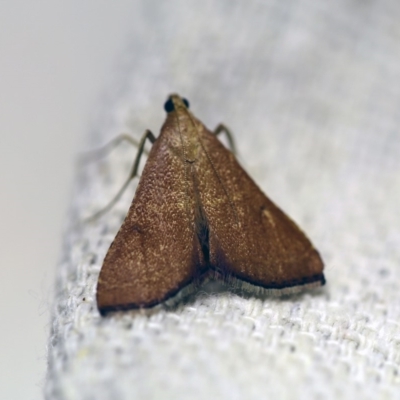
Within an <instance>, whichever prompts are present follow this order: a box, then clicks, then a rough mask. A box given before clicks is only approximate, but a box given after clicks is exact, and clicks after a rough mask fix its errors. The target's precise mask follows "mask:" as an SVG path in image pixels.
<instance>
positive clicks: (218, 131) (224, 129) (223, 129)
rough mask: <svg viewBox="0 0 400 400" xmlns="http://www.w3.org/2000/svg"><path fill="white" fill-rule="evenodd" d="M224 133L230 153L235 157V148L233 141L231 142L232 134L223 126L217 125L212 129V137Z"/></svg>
mask: <svg viewBox="0 0 400 400" xmlns="http://www.w3.org/2000/svg"><path fill="white" fill-rule="evenodd" d="M222 132H224V133H225V135H226V137H227V139H228V142H229V147H230V148H231V151H232V153H233V154H234V155H236V147H235V141H234V140H233V135H232V132H231V131H230V130H229V128H228V127H227V126H225V125H224V124H219V125H218V126H217V127H216V128H215V129H214V132H213V133H214V135H215V136H217V135H219V134H220V133H222Z"/></svg>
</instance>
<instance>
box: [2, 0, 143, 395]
mask: <svg viewBox="0 0 400 400" xmlns="http://www.w3.org/2000/svg"><path fill="white" fill-rule="evenodd" d="M134 9H135V2H134V1H133V2H132V1H130V0H120V1H118V2H110V1H104V0H96V1H90V0H89V1H85V2H79V1H76V0H71V1H67V2H63V1H50V0H41V1H35V2H31V1H28V0H17V1H12V2H11V1H7V2H4V1H2V2H0V152H1V153H0V154H1V156H0V171H1V172H0V187H1V196H0V213H1V217H0V221H1V223H0V226H1V228H0V235H1V240H0V243H1V245H0V247H1V251H0V287H1V289H0V303H1V304H2V306H1V309H0V321H1V329H0V399H4V400H21V399H27V400H36V399H41V398H42V397H43V395H42V387H43V383H44V376H45V375H44V374H45V364H46V340H47V337H48V329H49V325H48V320H49V311H50V303H51V301H52V285H53V277H54V271H55V266H56V264H57V261H58V259H59V257H60V249H61V240H62V236H61V233H62V226H63V222H65V221H63V220H64V217H65V215H66V208H67V205H68V203H69V199H70V196H71V179H72V176H73V172H74V156H75V155H76V151H77V149H78V147H81V148H82V137H83V136H84V133H85V131H87V128H88V126H89V123H90V120H91V115H93V112H95V107H96V103H97V101H98V98H100V97H101V96H102V92H103V89H104V88H105V87H107V84H109V83H110V82H111V81H112V71H113V69H115V68H118V65H117V61H116V60H118V59H119V57H120V54H121V53H122V52H123V50H124V46H126V42H127V36H128V33H129V31H130V28H131V19H132V18H131V16H132V13H134Z"/></svg>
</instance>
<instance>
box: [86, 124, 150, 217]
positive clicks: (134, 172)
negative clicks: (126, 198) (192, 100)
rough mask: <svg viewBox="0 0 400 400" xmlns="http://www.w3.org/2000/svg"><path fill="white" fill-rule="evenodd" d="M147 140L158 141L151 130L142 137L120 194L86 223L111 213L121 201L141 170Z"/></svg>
mask: <svg viewBox="0 0 400 400" xmlns="http://www.w3.org/2000/svg"><path fill="white" fill-rule="evenodd" d="M146 139H149V140H150V142H151V143H154V142H155V140H156V137H155V136H154V135H153V133H152V132H151V131H149V130H146V132H145V133H144V135H143V136H142V139H141V140H140V142H139V145H138V147H139V148H138V152H137V155H136V158H135V162H134V163H133V167H132V171H131V173H130V174H129V176H128V179H127V180H126V181H125V183H124V184H123V185H122V187H121V189H120V190H119V191H118V193H117V194H116V195H115V196H114V198H113V199H112V200H111V201H110V202H109V203H108V204H107V205H106V206H105V207H104V208H102V209H101V210H99V211H97V212H96V213H95V214H93V215H92V216H91V217H89V218H86V219H85V222H90V221H93V220H95V219H97V218H99V217H100V216H102V215H103V214H105V213H106V212H107V211H109V210H110V209H111V208H112V207H113V206H114V204H115V203H116V202H117V201H118V200H119V199H120V197H121V196H122V195H123V193H124V192H125V190H126V188H127V187H128V185H129V183H130V181H131V180H132V179H133V178H135V177H136V176H137V171H138V169H139V163H140V158H141V157H142V154H143V153H144V152H145V150H144V145H145V144H146Z"/></svg>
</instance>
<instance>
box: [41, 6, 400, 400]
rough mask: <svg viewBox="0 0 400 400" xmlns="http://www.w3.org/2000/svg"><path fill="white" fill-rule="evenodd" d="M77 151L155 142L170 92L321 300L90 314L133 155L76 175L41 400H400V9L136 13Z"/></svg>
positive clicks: (226, 301) (217, 297)
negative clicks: (228, 147) (277, 222)
mask: <svg viewBox="0 0 400 400" xmlns="http://www.w3.org/2000/svg"><path fill="white" fill-rule="evenodd" d="M137 4H138V6H137V13H136V14H135V15H132V27H133V28H132V29H133V33H132V36H131V38H130V40H129V46H127V50H126V55H125V58H124V59H123V60H122V63H121V67H120V68H119V69H118V71H116V76H115V79H114V82H113V84H112V85H111V89H110V91H109V96H108V97H107V99H106V100H104V101H103V103H102V107H101V111H100V113H99V117H98V118H97V121H96V123H95V124H94V125H93V129H92V131H91V135H90V140H89V141H88V143H87V148H95V147H98V146H100V145H101V144H103V143H105V142H106V141H107V140H109V139H110V138H112V137H113V136H115V135H116V134H117V133H119V132H122V131H125V132H131V133H132V135H133V136H135V137H136V138H138V139H139V138H140V137H141V135H142V133H143V132H144V130H145V129H146V128H149V129H151V130H152V131H153V132H154V133H155V134H158V132H159V128H160V126H161V124H162V121H163V118H164V111H163V108H162V107H163V103H164V101H165V99H166V97H167V95H168V94H169V93H171V92H178V93H180V94H181V95H184V96H185V97H187V98H188V99H189V101H190V103H191V109H192V111H193V112H194V113H195V114H196V115H197V116H198V117H199V118H200V119H201V120H202V121H203V122H204V123H205V124H206V125H207V126H208V127H210V128H213V127H214V126H216V125H217V123H219V122H224V123H226V124H227V125H228V126H229V127H230V128H231V129H232V131H233V132H234V134H235V138H236V142H237V148H238V151H239V154H240V157H239V159H240V161H241V162H242V164H243V165H244V167H245V169H247V171H248V172H249V173H250V175H251V176H252V177H253V178H254V179H255V181H256V182H257V183H258V184H259V185H260V187H261V188H262V189H263V190H264V191H265V192H266V194H268V195H269V196H270V197H271V198H272V199H273V200H274V201H275V202H276V203H277V204H278V205H280V206H281V207H282V208H283V209H284V210H285V211H286V212H287V213H288V214H289V215H290V216H292V217H293V218H294V219H295V220H296V221H297V222H298V223H299V225H300V226H301V227H302V228H303V229H304V230H305V231H306V232H307V234H308V235H309V236H310V237H311V239H312V240H313V242H314V244H315V246H316V247H317V248H318V249H319V250H320V251H321V254H322V256H323V258H324V261H325V263H326V270H325V273H326V278H327V285H326V287H325V288H323V289H322V290H316V291H309V292H307V293H305V294H303V295H299V296H294V297H284V298H274V297H267V298H265V299H259V298H254V297H251V296H244V297H243V296H240V295H238V294H235V293H233V292H231V291H229V290H227V291H222V292H220V293H217V294H210V293H203V294H202V293H200V294H198V295H197V296H196V295H195V296H192V298H191V300H190V301H189V302H187V303H181V304H180V305H179V306H178V307H177V308H176V309H172V310H159V311H157V312H154V313H153V314H152V315H151V316H150V317H148V316H144V315H137V314H135V313H132V312H125V313H120V314H116V315H112V316H108V317H106V318H102V317H100V315H99V313H98V311H97V308H96V303H95V287H96V281H97V277H98V273H99V270H100V267H101V264H102V260H103V257H104V255H105V253H106V251H107V249H108V247H109V245H110V242H111V241H112V239H113V237H114V236H115V234H116V232H117V230H118V228H119V226H120V224H121V222H122V220H123V217H124V214H125V213H126V211H127V209H128V207H129V204H130V201H131V199H132V197H133V193H134V189H135V186H136V184H133V185H132V187H131V188H130V189H129V190H128V192H127V193H126V194H125V195H124V197H123V198H122V199H121V201H120V202H119V203H118V204H117V205H116V206H115V207H114V208H113V209H112V210H111V211H110V212H109V213H108V214H106V215H105V216H104V217H102V218H101V219H99V220H97V221H95V222H93V223H90V224H85V225H84V226H83V227H81V228H79V227H77V226H75V225H74V223H73V221H74V220H75V219H76V218H78V217H80V218H81V217H84V216H88V215H91V214H92V213H94V212H95V211H96V210H98V209H99V208H101V207H102V206H103V205H105V204H106V203H107V201H109V200H110V199H111V198H112V197H113V195H114V194H115V193H116V192H117V190H118V188H119V187H120V186H121V184H122V183H123V181H124V179H125V178H126V176H127V175H128V173H129V169H130V166H131V163H132V161H133V158H134V155H135V152H136V150H135V149H134V148H131V147H129V146H128V145H121V146H120V147H119V148H118V149H116V150H114V152H113V153H112V155H110V156H109V157H106V158H104V159H102V160H101V161H98V162H94V163H92V164H90V165H84V166H80V167H79V169H78V177H79V179H78V180H77V184H76V190H75V192H74V195H73V203H72V208H71V211H70V217H69V220H70V221H71V222H70V225H69V228H68V229H67V232H66V235H65V246H64V251H63V259H62V262H61V263H60V265H59V267H58V279H57V282H56V298H55V304H54V311H53V319H52V327H51V335H50V340H49V371H48V380H47V387H46V395H47V398H48V399H68V400H69V399H82V400H89V399H96V400H101V399H229V400H232V399H264V398H279V399H299V398H304V399H322V398H323V399H338V398H341V399H354V398H363V399H364V398H366V399H368V398H371V399H386V398H398V396H399V395H400V375H399V373H400V369H399V362H400V290H399V284H400V232H399V229H400V212H399V209H400V132H399V127H400V111H399V110H400V85H399V82H400V67H399V65H400V24H399V17H400V3H399V2H398V1H397V0H392V1H391V0H381V1H373V0H371V1H353V0H352V1H350V0H339V1H335V2H332V1H331V2H320V1H315V0H298V1H289V2H288V1H278V0H271V1H268V2H267V1H255V0H254V1H246V2H245V1H232V0H226V1H222V0H220V1H211V0H209V1H201V2H200V1H188V0H171V1H168V2H160V1H155V0H153V1H149V0H143V1H138V2H137Z"/></svg>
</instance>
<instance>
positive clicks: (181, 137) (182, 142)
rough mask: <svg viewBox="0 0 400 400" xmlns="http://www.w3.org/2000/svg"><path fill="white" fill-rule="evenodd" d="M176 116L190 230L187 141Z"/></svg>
mask: <svg viewBox="0 0 400 400" xmlns="http://www.w3.org/2000/svg"><path fill="white" fill-rule="evenodd" d="M175 118H176V122H177V123H176V125H177V127H178V130H179V138H180V139H181V144H182V155H183V168H184V170H185V194H186V196H185V207H186V215H187V219H188V223H189V230H190V229H191V223H190V210H189V180H188V171H187V168H186V147H185V141H184V140H183V136H182V132H181V126H180V123H179V118H178V115H176V116H175Z"/></svg>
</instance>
